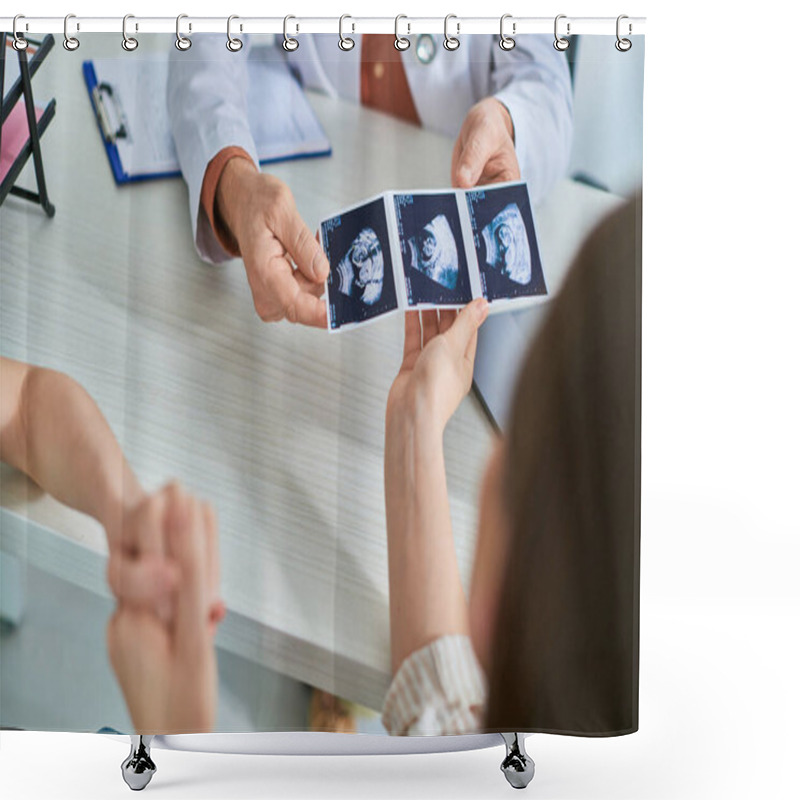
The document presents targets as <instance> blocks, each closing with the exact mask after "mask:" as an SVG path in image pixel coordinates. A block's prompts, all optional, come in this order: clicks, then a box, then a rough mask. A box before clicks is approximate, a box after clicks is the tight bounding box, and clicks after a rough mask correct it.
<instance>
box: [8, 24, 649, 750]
mask: <svg viewBox="0 0 800 800" xmlns="http://www.w3.org/2000/svg"><path fill="white" fill-rule="evenodd" d="M81 38H82V41H81V44H80V49H77V50H68V49H66V48H62V47H61V46H60V41H59V39H58V37H56V40H55V43H54V42H53V39H52V38H50V39H49V41H48V39H42V40H39V39H36V40H34V37H30V41H29V42H28V43H27V44H28V46H27V49H26V51H25V57H26V58H27V59H28V62H29V64H31V65H33V64H35V65H36V66H35V69H31V70H30V72H31V73H32V75H31V86H32V90H33V98H34V100H35V103H36V106H37V109H38V110H37V112H36V115H35V118H36V119H37V120H38V121H39V123H40V127H41V128H42V130H41V142H40V148H41V163H42V170H41V173H42V174H41V175H37V170H36V169H35V168H34V167H35V164H34V156H31V157H30V158H29V159H28V160H27V162H26V165H25V166H24V168H22V169H21V171H20V172H19V175H17V176H16V177H14V180H13V183H14V185H16V186H18V187H23V188H27V189H28V190H29V193H30V192H33V193H35V192H36V191H39V192H40V194H41V192H42V189H43V188H44V187H45V186H46V192H47V197H48V199H49V202H50V203H52V206H53V208H54V214H53V215H52V216H50V215H49V214H48V213H46V209H45V208H43V205H42V203H41V202H37V201H36V198H35V197H34V198H33V200H32V199H31V197H25V196H23V195H21V194H20V193H19V192H13V193H11V192H9V193H7V194H6V196H4V198H3V201H2V205H1V206H0V279H1V281H2V283H1V284H0V286H1V287H2V288H1V290H0V308H1V309H2V314H1V316H2V321H1V322H0V355H2V358H3V361H2V392H3V394H2V398H3V413H2V424H3V442H2V456H3V461H4V462H7V463H4V464H3V465H2V473H0V475H2V487H1V488H0V579H1V580H2V583H1V584H0V588H1V593H0V615H2V620H3V627H2V631H1V632H0V695H1V696H2V702H0V725H1V726H2V727H6V728H22V729H37V730H59V731H100V730H114V731H119V732H124V733H134V732H138V733H162V734H164V733H179V732H184V733H185V732H205V731H217V732H243V731H307V730H313V731H340V732H351V733H356V732H359V733H383V732H386V733H390V734H399V735H441V734H456V733H480V732H500V731H519V732H536V731H541V732H550V733H564V734H574V735H587V736H603V735H617V734H625V733H630V732H633V731H635V730H636V729H637V727H638V636H639V621H638V604H639V573H638V563H639V555H638V553H639V469H640V467H639V453H640V441H639V419H640V370H639V365H640V346H641V321H640V320H641V317H640V298H641V194H640V187H641V103H642V87H641V79H642V73H643V51H644V42H643V40H642V37H634V45H633V47H632V48H631V49H630V50H629V51H627V52H626V51H621V50H619V49H617V48H615V46H614V44H615V41H616V40H615V38H614V37H613V36H612V37H605V36H596V37H588V36H584V37H572V41H571V42H570V43H569V46H568V47H567V48H566V49H560V48H558V47H554V42H553V37H552V36H544V35H541V36H540V35H528V36H518V37H516V43H515V45H514V47H513V48H511V49H503V48H501V47H499V46H498V37H497V36H489V35H473V36H462V37H461V41H460V44H459V46H458V47H457V48H456V49H452V50H450V49H447V48H444V47H442V43H441V41H440V38H439V37H437V38H434V37H432V36H428V35H415V36H410V37H409V38H408V45H407V46H406V47H405V49H403V47H402V43H401V47H400V48H398V47H395V37H394V36H384V35H358V36H353V37H352V45H349V44H348V42H349V41H350V39H347V40H345V41H343V42H342V41H341V40H340V37H338V36H335V35H334V36H324V35H313V36H312V35H311V34H307V35H300V36H298V37H297V42H299V46H297V47H294V46H293V45H292V44H291V42H292V39H289V40H286V41H284V40H283V39H282V38H281V37H270V36H261V37H258V36H249V37H247V36H239V37H238V38H237V36H236V33H235V29H234V32H233V34H232V35H230V36H228V37H227V38H226V36H224V35H223V36H218V35H212V34H196V35H194V36H193V37H192V41H191V46H189V47H188V48H185V49H184V48H182V47H175V46H174V45H175V37H174V36H165V35H147V36H144V35H140V36H139V42H138V46H136V47H135V48H133V47H132V46H131V47H129V48H121V47H120V37H119V35H116V34H114V35H112V34H86V35H85V36H82V37H81ZM54 44H55V46H53V45H54ZM284 44H286V46H283V45H284ZM11 45H12V37H10V36H9V37H8V39H7V41H6V42H5V47H4V48H3V49H4V51H5V53H4V72H5V75H4V81H3V84H4V86H3V94H4V96H5V95H6V94H7V93H9V91H10V90H11V89H12V88H13V86H14V85H15V84H16V83H17V81H18V80H20V75H21V71H20V70H21V69H22V70H24V67H23V68H21V67H20V65H19V54H18V52H17V50H16V49H14V48H13V47H12V46H11ZM51 99H55V101H56V103H55V106H54V107H49V105H48V104H49V102H50V100H51ZM43 119H47V124H46V125H44V124H42V120H43ZM27 126H28V116H27V114H26V107H25V97H24V96H23V95H22V94H20V93H18V99H17V100H15V102H14V103H13V104H9V107H8V108H6V106H5V105H4V107H3V129H2V140H0V145H1V146H2V159H1V160H0V173H1V174H0V179H3V178H6V177H7V176H9V175H12V173H13V172H14V169H15V167H14V165H15V164H16V162H17V158H18V155H19V153H20V152H21V151H22V150H23V149H24V147H25V143H26V142H27V140H28V138H29V133H30V130H29V128H28V127H27ZM42 181H44V183H42ZM40 199H41V197H40Z"/></svg>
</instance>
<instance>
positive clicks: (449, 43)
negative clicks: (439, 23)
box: [442, 14, 461, 52]
mask: <svg viewBox="0 0 800 800" xmlns="http://www.w3.org/2000/svg"><path fill="white" fill-rule="evenodd" d="M451 19H454V20H458V17H456V15H455V14H448V15H447V16H446V17H445V18H444V42H442V44H444V49H445V50H450V51H451V52H452V51H453V50H458V48H459V47H460V45H461V42H460V41H459V39H458V36H450V34H449V33H448V32H447V23H448V22H450V20H451ZM459 33H461V23H460V22H456V34H459Z"/></svg>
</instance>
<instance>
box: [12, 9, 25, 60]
mask: <svg viewBox="0 0 800 800" xmlns="http://www.w3.org/2000/svg"><path fill="white" fill-rule="evenodd" d="M21 19H25V16H24V15H23V14H17V16H16V17H14V23H13V27H12V30H13V31H14V41H13V45H14V49H15V50H18V51H20V50H27V49H28V40H27V39H26V38H25V37H24V36H23V35H22V34H20V33H19V31H17V22H18V21H19V20H21ZM26 28H27V25H26Z"/></svg>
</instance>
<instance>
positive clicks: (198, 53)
mask: <svg viewBox="0 0 800 800" xmlns="http://www.w3.org/2000/svg"><path fill="white" fill-rule="evenodd" d="M243 40H244V47H243V48H242V50H240V51H239V52H238V53H231V52H230V51H229V50H228V49H227V48H226V47H225V43H226V41H227V38H226V37H225V36H218V35H216V34H196V35H195V36H193V37H192V47H191V48H190V49H189V50H186V51H184V52H178V51H177V50H176V49H172V53H171V55H170V62H169V76H168V79H167V111H168V113H169V119H170V126H171V128H172V137H173V139H174V140H175V148H176V150H177V152H178V163H179V164H180V168H181V172H182V173H183V177H184V180H185V181H186V184H187V186H188V187H189V211H190V214H191V219H192V233H193V234H194V242H195V246H196V248H197V252H198V253H199V254H200V257H201V258H203V259H204V260H205V261H210V262H212V263H215V264H218V263H220V262H222V261H226V260H228V259H230V255H228V253H226V251H225V250H224V249H223V248H222V246H221V245H220V244H219V242H218V241H217V238H216V236H214V231H213V229H212V227H211V221H210V220H209V219H208V216H207V215H206V213H205V210H204V209H203V207H202V204H201V202H200V191H201V189H202V186H203V177H204V176H205V172H206V167H207V166H208V163H209V162H210V161H211V159H213V158H214V156H215V155H216V154H217V153H218V152H219V151H220V150H222V149H223V148H224V147H228V146H231V145H235V146H238V147H241V148H242V149H243V150H246V151H247V153H248V154H249V155H250V157H251V158H252V159H253V162H254V163H255V164H258V154H257V152H256V147H255V143H254V142H253V136H252V134H251V132H250V126H249V123H248V117H247V58H248V48H249V45H248V42H247V38H246V37H244V38H243Z"/></svg>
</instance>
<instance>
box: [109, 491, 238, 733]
mask: <svg viewBox="0 0 800 800" xmlns="http://www.w3.org/2000/svg"><path fill="white" fill-rule="evenodd" d="M106 530H107V533H108V539H109V549H110V552H109V560H108V582H109V585H110V587H111V590H112V592H113V594H114V595H115V596H116V598H117V600H118V605H117V608H116V610H115V612H114V614H113V615H112V617H111V619H110V621H109V623H108V629H107V640H108V648H109V655H110V659H111V665H112V667H113V669H114V672H115V673H116V675H117V679H118V680H119V683H120V686H121V687H122V689H123V692H124V694H125V697H126V699H127V701H128V708H129V710H130V713H131V718H132V721H133V724H134V727H135V729H136V731H137V732H138V733H140V734H146V733H152V734H156V733H158V734H167V733H190V732H198V731H210V730H212V729H213V726H214V717H215V710H216V697H217V667H216V659H215V657H214V634H215V633H216V628H217V625H218V624H219V622H220V621H221V620H222V618H223V617H224V615H225V607H224V605H223V603H222V601H221V600H220V599H219V557H218V544H217V522H216V518H215V514H214V511H213V509H212V507H211V506H210V504H208V503H205V502H202V501H200V500H198V499H197V498H195V497H193V496H192V495H190V494H189V493H188V492H186V491H185V490H183V489H182V488H181V487H180V486H179V485H178V484H177V483H170V484H168V485H167V486H165V487H164V488H162V489H160V490H158V491H156V492H153V493H152V494H150V495H145V496H143V497H142V498H141V499H138V500H137V501H136V502H132V503H131V504H130V506H129V507H127V508H124V509H122V510H121V511H120V512H118V513H117V514H116V515H114V517H113V521H112V522H110V523H107V524H106Z"/></svg>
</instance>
